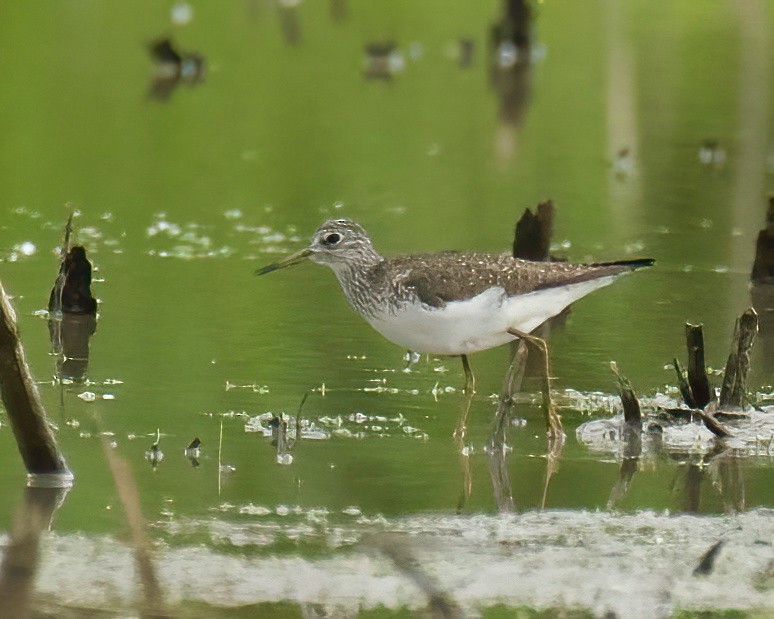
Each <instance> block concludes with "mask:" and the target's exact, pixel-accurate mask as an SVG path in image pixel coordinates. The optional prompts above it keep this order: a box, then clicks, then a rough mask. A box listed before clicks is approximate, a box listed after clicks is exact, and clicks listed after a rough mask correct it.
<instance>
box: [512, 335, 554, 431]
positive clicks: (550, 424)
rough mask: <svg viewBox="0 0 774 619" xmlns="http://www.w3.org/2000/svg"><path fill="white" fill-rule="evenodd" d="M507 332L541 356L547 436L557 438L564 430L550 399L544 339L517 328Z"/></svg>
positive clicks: (546, 352) (546, 350) (546, 348)
mask: <svg viewBox="0 0 774 619" xmlns="http://www.w3.org/2000/svg"><path fill="white" fill-rule="evenodd" d="M508 333H510V334H511V335H514V336H516V337H518V338H519V339H522V340H524V341H525V342H526V343H527V344H529V345H530V346H532V347H533V348H534V349H535V350H537V351H538V352H539V353H540V355H541V356H542V358H543V359H542V360H543V375H542V376H541V378H542V379H543V390H542V391H543V407H544V409H545V415H546V427H547V429H548V436H549V438H552V439H559V438H561V437H563V436H564V431H563V430H562V418H561V417H560V416H559V413H557V412H556V409H555V408H554V402H553V400H552V399H551V384H550V382H549V377H550V375H551V369H550V366H549V363H548V345H547V344H546V342H545V340H544V339H542V338H540V337H538V336H537V335H530V334H529V333H524V332H522V331H519V330H518V329H513V328H511V329H508Z"/></svg>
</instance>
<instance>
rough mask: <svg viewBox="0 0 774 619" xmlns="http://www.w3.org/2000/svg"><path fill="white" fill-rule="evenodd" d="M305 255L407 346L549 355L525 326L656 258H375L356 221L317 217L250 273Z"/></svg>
mask: <svg viewBox="0 0 774 619" xmlns="http://www.w3.org/2000/svg"><path fill="white" fill-rule="evenodd" d="M305 258H309V259H310V260H312V261H313V262H317V263H318V264H325V265H327V266H329V267H330V268H331V269H333V272H334V273H335V274H336V277H337V278H338V280H339V284H341V288H342V290H343V291H344V295H345V296H346V297H347V300H348V301H349V303H350V305H351V306H352V307H353V308H354V309H355V311H357V312H358V313H359V314H360V315H361V316H362V317H363V318H365V319H366V320H367V321H368V322H369V323H370V324H371V326H372V327H373V328H374V329H376V330H377V331H378V332H379V333H381V334H382V335H383V336H384V337H386V338H387V339H388V340H390V341H391V342H394V343H395V344H398V345H399V346H402V347H404V348H406V349H408V350H411V351H415V352H423V353H432V354H437V355H453V356H460V357H462V362H463V367H464V369H465V376H466V386H468V387H472V385H473V375H472V373H471V371H470V366H469V364H468V360H467V355H468V354H469V353H473V352H477V351H479V350H486V349H488V348H494V347H495V346H499V345H501V344H505V343H507V342H510V341H513V340H515V339H517V338H523V339H525V340H526V341H528V342H529V343H532V344H537V345H538V347H539V348H540V349H542V353H543V354H546V348H545V343H544V342H543V341H542V340H540V338H537V337H535V336H531V335H529V334H530V332H531V331H533V330H534V329H535V328H537V327H538V326H540V325H541V324H542V323H544V322H545V321H546V320H548V319H549V318H551V317H552V316H556V315H557V314H559V313H560V312H561V311H562V310H563V309H564V308H566V307H567V306H568V305H570V304H571V303H572V302H573V301H576V300H578V299H580V298H581V297H583V296H585V295H587V294H588V293H589V292H591V291H592V290H596V289H597V288H601V287H602V286H607V285H608V284H610V283H612V282H613V281H614V280H615V279H616V278H617V277H619V276H620V275H623V274H624V273H628V272H629V271H632V270H634V269H637V268H639V267H645V266H650V265H652V264H653V262H654V261H653V260H652V259H650V258H644V259H639V260H622V261H618V262H603V263H597V264H571V263H567V262H530V261H527V260H519V259H516V258H513V257H512V256H510V255H508V254H494V253H480V252H440V253H433V254H409V255H405V256H398V257H396V258H384V257H382V256H381V255H380V254H379V253H378V252H377V251H376V250H375V249H374V247H373V245H372V244H371V239H370V238H369V236H368V234H367V233H366V231H365V230H364V229H363V227H362V226H360V225H359V224H357V223H355V222H354V221H351V220H349V219H334V220H328V221H326V222H325V223H323V224H322V225H321V226H320V227H319V228H318V229H317V232H315V234H314V236H313V237H312V242H311V244H310V245H309V247H307V248H305V249H302V250H301V251H299V252H297V253H295V254H292V255H291V256H288V257H287V258H285V259H283V260H281V261H280V262H275V263H273V264H270V265H268V266H265V267H263V268H261V269H259V270H258V271H256V274H257V275H263V274H265V273H269V272H271V271H274V270H276V269H280V268H283V267H288V266H291V265H294V264H297V263H299V262H301V261H303V260H304V259H305Z"/></svg>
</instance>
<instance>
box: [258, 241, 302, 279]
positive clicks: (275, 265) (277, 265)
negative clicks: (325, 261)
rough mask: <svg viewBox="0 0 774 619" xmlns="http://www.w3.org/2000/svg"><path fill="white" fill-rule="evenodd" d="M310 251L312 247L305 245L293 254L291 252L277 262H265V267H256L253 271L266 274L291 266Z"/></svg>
mask: <svg viewBox="0 0 774 619" xmlns="http://www.w3.org/2000/svg"><path fill="white" fill-rule="evenodd" d="M311 253H312V249H311V248H309V247H307V248H306V249H302V250H301V251H297V252H296V253H295V254H291V255H290V256H288V257H287V258H283V259H282V260H280V261H279V262H272V263H271V264H267V265H266V266H265V267H261V268H260V269H257V270H256V271H255V274H256V275H266V273H271V272H272V271H276V270H277V269H284V268H285V267H292V266H293V265H294V264H298V263H299V262H303V261H304V260H305V259H306V258H308V257H309V255H310V254H311Z"/></svg>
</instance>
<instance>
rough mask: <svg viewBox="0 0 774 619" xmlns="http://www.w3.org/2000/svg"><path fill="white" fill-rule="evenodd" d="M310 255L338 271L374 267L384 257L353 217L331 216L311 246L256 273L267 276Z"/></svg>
mask: <svg viewBox="0 0 774 619" xmlns="http://www.w3.org/2000/svg"><path fill="white" fill-rule="evenodd" d="M306 258H309V260H311V261H312V262H316V263H318V264H326V265H328V266H329V267H331V268H332V269H333V270H334V271H336V270H338V269H339V268H342V267H348V266H370V265H372V264H375V263H377V262H379V261H380V260H381V257H380V256H379V255H378V254H377V253H376V252H375V251H374V248H373V245H372V244H371V239H370V238H369V237H368V234H367V233H366V231H365V230H364V229H363V227H362V226H361V225H360V224H358V223H356V222H354V221H352V220H350V219H329V220H328V221H326V222H324V223H323V224H322V225H321V226H320V227H319V228H317V231H316V232H315V233H314V236H312V241H311V243H310V244H309V246H308V247H306V248H304V249H302V250H301V251H298V252H296V253H295V254H291V255H290V256H288V257H286V258H283V259H282V260H280V261H279V262H274V263H272V264H269V265H267V266H265V267H263V268H261V269H258V270H257V271H256V272H255V273H256V275H264V274H265V273H270V272H271V271H276V270H277V269H282V268H284V267H289V266H292V265H294V264H298V263H299V262H302V261H303V260H304V259H306Z"/></svg>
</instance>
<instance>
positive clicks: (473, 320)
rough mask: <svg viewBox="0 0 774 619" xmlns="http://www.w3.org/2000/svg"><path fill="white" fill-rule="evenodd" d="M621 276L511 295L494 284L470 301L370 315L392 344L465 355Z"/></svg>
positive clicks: (533, 325) (526, 327)
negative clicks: (439, 306)
mask: <svg viewBox="0 0 774 619" xmlns="http://www.w3.org/2000/svg"><path fill="white" fill-rule="evenodd" d="M616 277H617V276H610V277H603V278H600V279H596V280H592V281H588V282H582V283H579V284H572V285H569V286H561V287H557V288H549V289H546V290H538V291H535V292H531V293H529V294H525V295H520V296H514V297H507V296H506V294H505V290H503V289H502V288H497V287H496V288H490V289H489V290H486V291H485V292H482V293H481V294H480V295H478V296H476V297H473V298H472V299H469V300H466V301H453V302H451V303H447V304H446V305H445V306H444V307H442V308H430V307H428V306H424V305H421V304H419V303H411V304H406V305H404V306H402V307H401V308H399V309H397V310H395V311H394V312H386V311H385V312H383V313H380V314H379V315H377V316H376V317H372V318H368V322H370V323H371V326H372V327H373V328H374V329H376V330H377V331H378V332H379V333H381V334H382V335H383V336H384V337H386V338H387V339H388V340H390V341H391V342H393V343H395V344H397V345H399V346H402V347H403V348H407V349H409V350H413V351H417V352H426V353H433V354H437V355H464V354H469V353H474V352H477V351H479V350H486V349H488V348H494V347H495V346H500V345H501V344H505V343H506V342H509V341H511V340H513V339H515V338H514V337H513V336H511V335H510V334H509V333H508V332H507V331H508V329H509V328H513V329H517V330H518V331H523V332H525V333H529V332H530V331H532V330H533V329H535V328H536V327H538V326H539V325H541V324H543V323H544V322H545V321H546V320H548V319H549V318H551V317H552V316H556V315H557V314H558V313H559V312H561V311H562V310H563V309H564V308H565V307H567V306H568V305H570V304H571V303H572V302H573V301H576V300H578V299H580V298H581V297H583V296H585V295H586V294H588V293H589V292H591V291H592V290H596V289H597V288H601V287H602V286H607V285H608V284H610V283H612V282H613V280H614V279H616Z"/></svg>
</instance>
